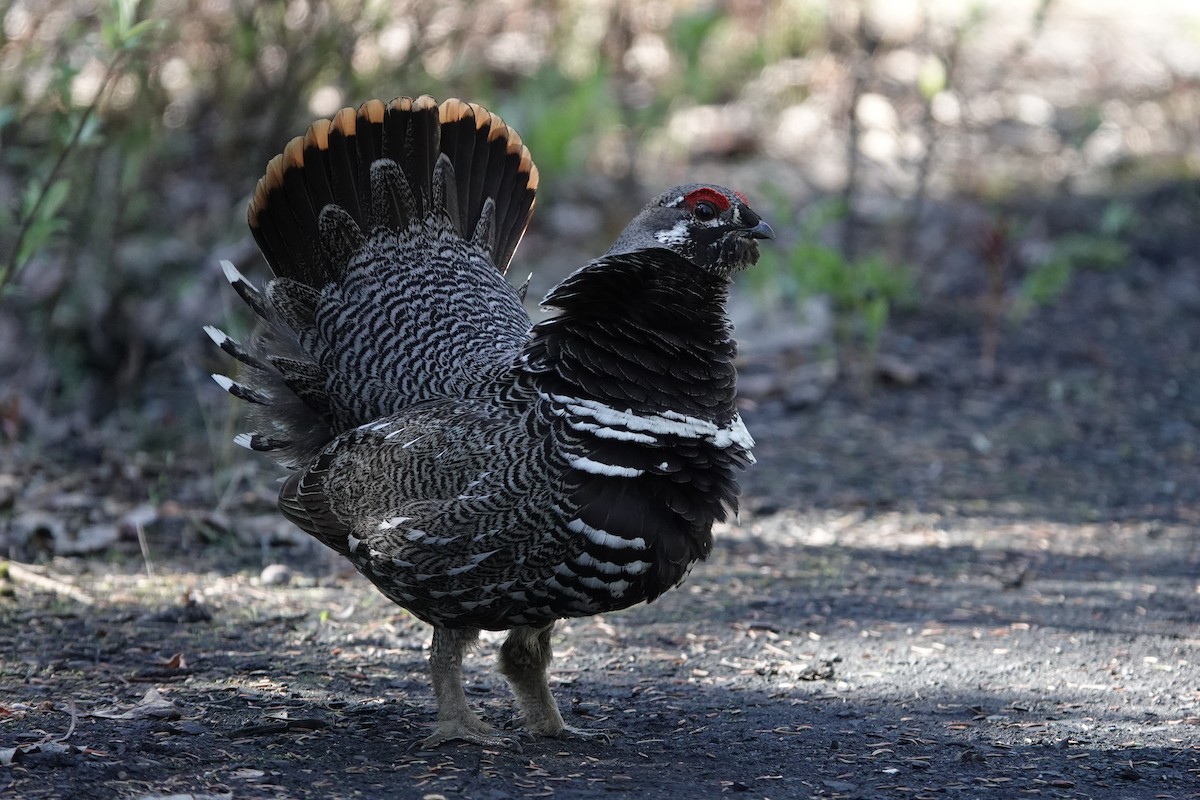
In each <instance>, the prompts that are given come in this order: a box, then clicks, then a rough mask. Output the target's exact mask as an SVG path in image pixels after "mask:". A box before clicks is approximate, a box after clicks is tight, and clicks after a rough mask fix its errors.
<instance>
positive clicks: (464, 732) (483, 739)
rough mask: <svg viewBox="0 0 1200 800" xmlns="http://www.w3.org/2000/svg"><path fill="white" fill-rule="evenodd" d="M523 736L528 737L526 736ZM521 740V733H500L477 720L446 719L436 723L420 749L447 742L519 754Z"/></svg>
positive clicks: (422, 741)
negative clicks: (468, 743)
mask: <svg viewBox="0 0 1200 800" xmlns="http://www.w3.org/2000/svg"><path fill="white" fill-rule="evenodd" d="M524 735H525V736H526V737H528V734H524ZM521 738H522V734H521V733H501V732H500V731H498V730H496V729H495V728H493V727H492V726H490V725H488V724H487V723H485V722H484V721H483V720H480V719H478V718H472V719H467V720H463V719H447V720H441V721H440V722H438V723H437V727H436V728H435V729H434V731H433V734H432V735H430V736H427V737H426V738H424V739H422V740H421V744H420V748H421V749H422V750H433V749H435V748H438V747H441V746H442V745H444V744H446V743H447V742H470V743H471V744H477V745H480V746H481V747H503V748H505V749H506V750H512V751H513V752H516V753H520V752H521ZM528 738H532V737H528Z"/></svg>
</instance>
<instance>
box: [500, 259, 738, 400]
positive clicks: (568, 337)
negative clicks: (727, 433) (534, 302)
mask: <svg viewBox="0 0 1200 800" xmlns="http://www.w3.org/2000/svg"><path fill="white" fill-rule="evenodd" d="M728 294H729V281H728V279H727V278H723V277H720V276H715V275H710V274H708V273H706V272H703V271H702V270H700V269H698V268H696V267H695V266H693V265H691V264H689V263H688V262H686V261H684V260H683V259H681V258H679V257H678V256H675V255H674V254H673V253H670V252H669V251H654V252H651V253H630V254H622V255H619V256H606V257H604V258H601V259H598V260H596V261H593V262H592V263H590V264H588V265H587V266H586V267H583V268H582V269H580V270H579V271H577V272H576V273H574V274H573V275H571V276H569V277H568V278H566V279H565V280H564V281H562V282H561V283H560V284H558V286H556V287H555V288H554V289H553V290H551V292H550V294H549V295H547V297H546V299H545V301H544V305H546V306H548V307H553V308H556V309H558V310H559V313H558V315H557V316H555V317H553V318H552V319H549V320H547V321H545V322H542V323H540V324H538V325H536V326H535V327H534V329H533V333H532V338H531V340H530V343H529V345H528V347H527V348H526V351H525V355H524V357H523V359H522V363H523V365H524V366H525V368H526V369H527V370H528V371H529V372H530V373H531V374H532V377H533V378H534V381H535V382H536V383H537V384H538V387H539V389H540V390H541V391H542V392H544V393H549V394H557V395H570V396H574V397H589V398H591V399H593V400H596V401H599V402H602V403H604V404H606V405H609V406H612V407H619V408H627V409H630V410H631V411H633V412H634V413H646V412H649V413H657V412H660V411H671V412H677V413H680V414H686V415H688V416H693V417H698V418H701V419H706V420H710V421H714V422H720V423H724V422H727V421H728V420H729V419H730V418H731V417H732V415H733V413H734V400H735V390H736V386H735V384H736V380H737V377H736V371H735V369H734V365H733V361H734V357H735V356H736V353H737V345H736V344H735V343H734V341H733V338H732V335H731V326H730V324H729V321H728V320H727V318H726V316H725V301H726V299H727V298H728Z"/></svg>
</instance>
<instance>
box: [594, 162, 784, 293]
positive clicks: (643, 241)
mask: <svg viewBox="0 0 1200 800" xmlns="http://www.w3.org/2000/svg"><path fill="white" fill-rule="evenodd" d="M774 238H775V232H774V231H772V230H771V226H770V225H768V224H767V223H766V222H763V220H762V217H760V216H759V215H758V214H756V213H755V212H754V210H753V209H751V208H750V206H749V205H748V204H747V202H746V198H745V197H743V196H742V195H741V194H740V193H738V192H734V191H731V190H729V189H726V188H725V187H723V186H713V185H705V184H699V183H693V184H687V185H686V186H676V187H674V188H673V189H668V190H667V191H665V192H663V193H662V194H660V195H659V196H658V197H656V198H654V200H652V201H651V202H650V203H649V204H648V205H647V206H646V207H645V208H643V209H642V211H641V213H640V214H638V215H637V216H636V217H634V219H633V221H632V222H630V223H629V226H628V227H626V228H625V230H624V231H622V233H621V235H620V236H619V237H617V241H616V242H614V243H613V246H612V247H611V248H610V249H609V251H608V253H609V255H618V254H623V253H633V252H637V251H644V250H654V249H659V250H661V249H666V250H670V251H672V252H673V253H676V254H677V255H680V256H682V257H683V258H685V259H687V260H688V261H689V262H691V263H692V264H694V265H695V266H697V267H699V268H700V269H702V270H704V271H706V272H710V273H713V274H715V275H720V276H722V277H728V276H729V275H732V274H733V273H734V272H737V271H738V270H742V269H745V268H746V267H749V266H750V265H752V264H754V263H755V262H756V261H758V241H757V240H759V239H774Z"/></svg>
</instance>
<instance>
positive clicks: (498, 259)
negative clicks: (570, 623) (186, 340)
mask: <svg viewBox="0 0 1200 800" xmlns="http://www.w3.org/2000/svg"><path fill="white" fill-rule="evenodd" d="M537 185H538V173H537V168H536V167H535V166H534V164H533V161H532V160H531V158H530V155H529V151H528V149H526V147H525V146H524V145H523V144H522V142H521V139H520V137H519V136H518V135H517V133H516V132H515V131H513V130H512V129H511V128H509V127H507V126H506V125H505V124H504V122H503V121H501V119H500V118H499V117H497V116H496V115H494V114H491V113H489V112H488V111H486V110H485V109H483V108H481V107H480V106H478V105H475V104H468V103H465V102H462V101H460V100H447V101H446V102H444V103H442V104H441V105H438V104H437V102H436V101H435V100H433V99H432V98H430V97H428V96H425V97H420V98H418V99H415V100H413V99H410V98H398V99H396V100H393V101H392V102H390V103H386V104H385V103H382V102H380V101H377V100H372V101H370V102H367V103H365V104H363V105H362V106H360V107H359V109H358V110H357V112H356V111H355V110H354V109H350V108H347V109H343V110H342V111H340V112H339V113H337V114H336V115H334V117H333V119H332V120H320V121H318V122H316V123H314V124H313V125H312V126H311V127H310V128H309V129H308V132H307V134H306V135H304V136H302V137H297V138H295V139H293V140H292V141H291V142H289V143H288V145H287V147H286V148H285V149H284V151H283V153H282V154H280V155H278V156H276V157H275V158H274V159H272V160H271V162H270V163H269V164H268V165H267V170H266V174H265V175H264V176H263V178H262V179H261V180H259V182H258V186H257V188H256V190H255V192H254V197H253V199H252V200H251V202H250V207H249V213H248V217H249V223H250V229H251V231H252V232H253V234H254V238H255V239H256V240H257V242H258V245H259V247H260V248H261V249H262V252H263V255H264V256H265V257H266V259H267V262H268V263H269V265H270V267H271V270H272V271H273V272H274V275H275V277H274V278H273V279H272V280H270V281H268V282H267V284H266V286H265V287H264V288H263V289H262V290H261V291H260V290H259V289H256V288H255V287H254V286H253V285H252V284H251V283H250V281H248V280H247V279H246V278H245V277H243V276H242V275H241V274H240V273H239V272H238V271H237V270H236V269H235V268H234V266H233V265H232V264H230V263H228V262H224V263H223V265H222V266H223V268H224V270H225V274H226V276H227V278H228V279H229V282H230V283H231V284H232V285H233V288H234V289H235V290H236V291H237V293H238V294H239V295H240V296H241V298H242V299H243V300H244V301H245V302H246V303H247V304H248V305H249V306H250V308H251V309H253V311H254V313H255V315H257V317H258V322H259V327H258V329H257V331H256V332H255V334H254V335H253V337H252V339H250V341H249V343H248V344H247V345H245V346H243V345H240V344H238V343H237V342H235V341H234V340H232V339H231V338H229V337H228V336H226V335H225V334H224V333H222V332H220V331H218V330H217V329H215V328H211V327H210V328H207V329H206V330H207V332H208V334H209V335H210V336H211V337H212V339H213V340H214V341H215V342H216V343H217V344H218V345H219V346H220V347H221V348H222V349H223V350H224V351H225V352H226V353H228V354H230V355H231V356H233V357H234V358H235V359H237V360H238V361H239V362H241V364H242V368H241V375H240V376H239V379H238V380H237V381H234V380H232V379H230V378H227V377H225V376H223V375H215V376H214V378H215V379H216V381H217V382H218V383H219V384H220V385H221V386H222V388H224V389H225V390H227V391H228V392H229V393H230V394H232V395H234V396H235V397H238V398H241V399H242V400H244V401H246V402H247V403H249V404H250V405H251V411H252V421H253V423H254V424H255V425H256V426H257V432H255V433H251V434H242V435H240V436H238V437H237V441H238V443H239V444H242V445H243V446H245V447H248V448H250V449H251V450H259V451H263V452H266V453H270V454H271V455H272V456H273V457H274V458H275V459H276V460H278V461H279V462H280V463H282V464H283V465H285V466H286V467H288V468H289V469H291V470H292V472H291V475H290V477H288V478H287V480H286V481H285V482H284V483H283V487H282V489H281V490H280V492H279V507H280V509H281V510H282V512H283V514H284V515H285V516H286V517H287V518H288V519H289V520H291V521H292V522H294V523H295V524H296V525H298V526H299V527H301V528H303V529H304V530H305V531H307V532H308V533H310V534H311V535H313V536H314V537H316V538H317V539H319V540H320V541H321V542H323V543H324V544H325V545H327V546H329V547H331V548H333V549H334V550H336V551H337V552H339V553H341V554H342V555H343V556H345V557H346V558H348V559H349V560H350V561H351V562H353V564H354V566H355V567H356V568H357V569H358V570H359V571H360V572H362V573H363V575H365V576H366V577H367V578H369V579H370V580H371V582H372V583H374V584H375V586H376V587H378V589H379V590H380V591H381V592H382V593H383V594H384V595H386V596H387V597H388V598H390V599H391V600H393V601H394V602H396V603H398V604H399V605H401V606H403V607H404V608H406V609H408V610H409V611H410V612H412V613H413V614H414V615H416V616H417V617H419V618H420V619H422V620H424V621H425V622H428V623H429V624H430V625H432V626H433V645H432V652H431V655H430V665H429V666H430V673H431V677H432V683H433V689H434V693H435V695H436V697H437V704H438V722H437V726H436V729H435V732H434V733H433V735H432V736H430V737H429V738H428V739H426V740H425V741H424V742H423V744H424V745H425V746H426V747H433V746H436V745H438V744H441V743H442V742H445V741H448V740H452V739H463V740H468V741H471V742H476V743H480V744H493V745H494V744H500V743H510V744H511V743H512V741H513V740H512V739H511V737H508V736H504V735H502V734H500V733H498V732H497V731H496V730H494V729H493V728H491V727H490V726H488V725H487V724H486V723H484V722H483V721H482V720H481V719H480V718H479V717H478V716H476V714H475V713H474V712H473V711H472V710H471V709H470V708H469V707H468V705H467V698H466V695H465V693H464V691H463V685H462V656H463V653H464V651H465V650H466V649H467V648H469V647H470V646H471V645H472V644H473V643H474V642H475V641H476V639H477V637H478V635H479V631H480V629H489V630H508V631H509V634H508V636H507V639H506V640H505V642H504V644H503V645H502V647H501V648H500V653H499V668H500V671H501V672H502V673H503V674H504V675H505V677H506V678H507V679H508V681H509V683H510V684H511V686H512V689H513V692H514V694H515V695H516V700H517V703H518V706H519V708H520V710H521V712H522V714H523V716H524V725H525V727H526V729H527V730H528V731H529V732H532V733H536V734H539V735H545V736H556V735H560V734H562V733H564V731H566V732H570V733H583V732H581V731H575V730H573V729H570V728H567V727H566V726H564V724H563V718H562V716H561V714H560V713H559V711H558V709H557V707H556V706H555V703H554V699H553V697H552V696H551V693H550V688H549V684H548V682H547V668H548V666H549V662H550V658H551V649H550V633H551V629H552V628H553V626H554V622H555V620H557V619H559V618H564V617H579V616H588V615H592V614H599V613H602V612H606V611H613V610H615V609H621V608H626V607H628V606H631V605H634V604H635V603H640V602H643V601H650V600H653V599H654V598H656V597H658V595H660V594H661V593H663V592H665V591H666V590H667V589H670V588H672V587H673V586H676V585H677V584H679V583H680V582H681V581H682V580H683V578H684V577H685V576H686V575H687V573H688V571H689V569H690V568H691V566H692V563H693V562H694V561H696V560H697V559H703V558H705V557H706V556H707V555H708V553H709V550H710V548H711V546H712V525H713V522H714V521H716V520H721V519H724V518H725V517H726V516H728V515H729V514H731V513H732V512H733V511H734V510H735V509H736V506H737V497H738V486H737V473H738V472H739V471H740V470H741V469H742V468H744V467H745V466H747V465H748V464H750V463H752V462H753V460H754V459H753V456H752V455H751V453H750V448H751V446H752V444H753V440H752V439H751V437H750V434H749V433H747V431H746V428H745V426H744V425H743V424H742V420H741V418H740V416H739V415H738V412H737V408H736V406H735V396H734V393H735V381H736V373H735V370H734V364H733V362H734V355H735V352H736V345H735V343H734V341H733V339H732V338H731V327H730V324H729V322H728V321H727V319H726V317H725V313H724V304H725V301H726V297H727V292H728V288H729V282H730V277H731V275H732V274H733V273H735V272H737V271H738V270H741V269H743V268H745V267H747V266H749V265H751V264H753V263H754V262H755V261H757V260H758V245H757V240H758V239H771V238H774V234H773V233H772V231H771V228H770V226H769V225H767V223H765V222H764V221H762V219H760V217H759V216H758V214H756V213H755V212H754V211H752V210H751V209H750V207H749V206H748V205H747V203H746V199H745V198H744V197H743V196H742V195H740V194H738V193H736V192H732V191H730V190H728V189H725V188H722V187H720V186H705V185H699V184H692V185H687V186H677V187H675V188H673V189H670V190H668V191H666V192H663V193H662V194H661V195H659V196H658V197H657V198H655V199H654V200H653V201H652V202H651V203H650V204H649V205H647V206H646V207H645V208H644V209H642V211H641V213H639V214H638V215H637V216H636V217H635V218H634V219H633V221H632V222H631V223H630V224H629V227H627V228H626V229H625V231H624V232H623V233H621V235H620V236H619V237H618V238H617V240H616V242H615V243H614V244H613V246H612V247H611V248H610V249H609V250H608V252H607V253H605V254H604V255H602V256H600V257H599V258H596V259H593V260H592V261H589V262H588V263H587V264H585V265H583V266H582V267H580V268H579V269H578V270H577V271H576V272H574V273H573V274H572V275H570V276H569V277H567V278H566V279H565V280H563V281H562V282H561V283H559V284H558V285H557V286H555V287H554V288H553V289H552V290H551V291H550V293H549V294H548V295H547V296H546V298H545V299H544V300H543V301H542V302H543V306H544V307H546V308H547V309H550V310H553V311H554V312H555V313H554V316H552V317H550V318H549V319H547V320H546V321H544V322H540V323H538V324H536V325H534V324H532V323H531V321H530V318H529V315H528V314H527V313H526V312H525V310H524V308H523V306H522V299H523V295H524V291H523V289H522V290H518V289H515V288H513V286H512V285H510V284H509V283H508V282H507V281H506V280H505V278H504V274H505V272H506V270H507V267H508V263H509V260H510V259H511V258H512V255H513V251H514V250H515V249H516V247H517V243H518V242H519V241H520V239H521V237H522V235H523V233H524V231H525V227H526V225H527V223H528V220H529V217H530V213H531V212H532V209H533V202H534V194H535V192H536V190H537Z"/></svg>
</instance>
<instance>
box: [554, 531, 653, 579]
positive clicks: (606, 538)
mask: <svg viewBox="0 0 1200 800" xmlns="http://www.w3.org/2000/svg"><path fill="white" fill-rule="evenodd" d="M567 530H569V531H572V532H573V533H582V534H583V535H584V536H586V537H587V538H588V541H590V542H594V543H596V544H598V545H600V546H602V547H607V548H610V549H612V550H625V549H633V550H645V549H646V540H645V539H643V538H642V537H640V536H639V537H637V538H636V539H622V538H621V537H620V536H613V535H612V534H611V533H609V532H608V531H603V530H600V529H599V528H593V527H592V526H591V525H588V524H587V523H586V522H584V521H583V520H582V519H580V518H578V517H576V518H575V519H573V520H571V521H570V522H568V523H567ZM635 574H636V573H635Z"/></svg>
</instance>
